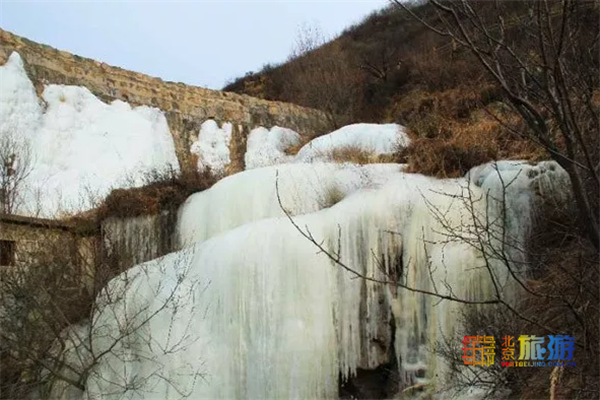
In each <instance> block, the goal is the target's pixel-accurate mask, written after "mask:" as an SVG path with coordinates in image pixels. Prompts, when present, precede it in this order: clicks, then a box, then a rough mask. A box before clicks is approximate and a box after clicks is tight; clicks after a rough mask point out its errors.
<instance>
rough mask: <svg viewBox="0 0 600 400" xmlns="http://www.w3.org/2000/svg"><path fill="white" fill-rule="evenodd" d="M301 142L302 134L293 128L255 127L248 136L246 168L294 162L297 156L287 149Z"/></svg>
mask: <svg viewBox="0 0 600 400" xmlns="http://www.w3.org/2000/svg"><path fill="white" fill-rule="evenodd" d="M299 143H300V135H299V134H298V133H296V132H294V131H293V130H291V129H287V128H280V127H278V126H274V127H273V128H271V129H266V128H263V127H259V128H256V129H253V130H252V131H251V132H250V135H249V136H248V142H247V148H246V156H245V163H246V169H252V168H260V167H267V166H270V165H277V164H285V163H289V162H292V161H293V160H294V159H295V157H294V156H293V155H288V154H286V153H285V151H286V150H287V149H289V148H290V147H292V146H295V145H298V144H299Z"/></svg>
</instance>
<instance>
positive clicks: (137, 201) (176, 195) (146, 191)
mask: <svg viewBox="0 0 600 400" xmlns="http://www.w3.org/2000/svg"><path fill="white" fill-rule="evenodd" d="M145 181H146V182H148V183H147V184H146V185H144V186H142V187H136V188H129V189H114V190H113V191H111V192H110V194H109V195H108V196H107V197H106V199H105V200H104V201H103V203H102V204H101V205H100V207H99V208H98V210H97V218H98V219H99V220H102V219H105V218H107V217H119V218H126V217H136V216H140V215H149V214H158V213H159V212H160V211H161V210H167V209H175V208H177V207H179V206H180V205H181V204H182V203H183V202H184V201H185V199H187V198H188V196H190V195H191V194H192V193H195V192H199V191H202V190H206V189H208V188H210V187H211V186H212V185H213V184H214V183H215V182H216V178H215V177H214V176H213V174H212V173H211V171H210V170H205V171H204V172H197V170H196V169H193V170H192V169H186V170H184V171H182V172H181V173H179V172H176V171H172V170H170V171H166V172H151V173H149V174H148V175H147V176H146V177H145Z"/></svg>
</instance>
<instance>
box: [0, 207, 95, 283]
mask: <svg viewBox="0 0 600 400" xmlns="http://www.w3.org/2000/svg"><path fill="white" fill-rule="evenodd" d="M98 239H99V232H98V230H97V229H95V227H94V226H91V225H90V226H83V225H77V224H75V223H69V222H64V221H60V220H48V219H42V218H31V217H22V216H18V215H9V214H0V240H1V241H2V242H3V246H2V247H3V250H6V249H5V246H4V245H5V244H6V243H7V242H8V243H12V244H11V245H10V247H11V250H12V252H13V254H12V255H11V256H10V258H11V259H12V264H11V265H2V266H0V267H2V268H3V272H4V273H9V271H11V267H16V269H15V270H18V271H23V268H32V267H33V268H40V267H42V266H47V267H58V266H60V265H64V264H62V263H61V261H65V262H66V260H68V262H72V263H74V265H73V266H72V267H73V268H75V267H76V269H78V270H79V272H80V273H81V283H82V284H83V286H82V287H80V288H83V287H85V288H86V289H87V290H88V291H89V292H90V293H91V291H92V289H93V283H94V282H93V277H94V270H95V264H96V261H97V260H96V254H97V250H98V244H99V243H98ZM73 270H74V269H66V271H68V273H72V272H73ZM73 289H78V288H73Z"/></svg>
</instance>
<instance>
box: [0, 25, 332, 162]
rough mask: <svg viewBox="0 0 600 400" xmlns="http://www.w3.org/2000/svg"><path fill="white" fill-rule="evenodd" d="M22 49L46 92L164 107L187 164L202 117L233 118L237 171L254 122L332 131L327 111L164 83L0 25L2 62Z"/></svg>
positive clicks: (312, 131) (306, 132) (311, 131)
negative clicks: (55, 87)
mask: <svg viewBox="0 0 600 400" xmlns="http://www.w3.org/2000/svg"><path fill="white" fill-rule="evenodd" d="M13 51H17V52H18V53H19V54H20V55H21V58H22V59H23V61H24V62H25V68H26V69H27V73H28V74H29V77H30V79H31V80H32V81H33V83H34V85H35V86H36V88H37V90H38V93H41V91H42V90H43V87H44V85H45V84H63V85H77V86H85V87H87V88H88V89H89V90H90V91H91V92H92V93H94V94H95V95H96V96H97V97H99V98H101V99H102V100H104V101H107V102H108V101H112V100H115V99H119V100H123V101H126V102H128V103H130V104H131V105H134V106H135V105H147V106H152V107H157V108H160V109H161V110H163V111H164V112H165V116H166V118H167V122H168V123H169V128H170V130H171V133H172V135H173V137H174V140H175V146H176V149H177V155H178V157H179V161H180V163H181V165H182V166H186V165H189V163H188V162H189V160H190V152H189V148H190V145H191V143H192V142H193V141H194V140H195V138H196V137H197V134H198V130H199V127H200V125H201V124H202V122H204V121H205V120H207V119H214V120H216V121H217V122H220V123H222V122H232V123H233V125H234V132H233V137H232V142H233V144H232V147H233V148H232V153H231V158H232V166H231V167H232V168H231V169H232V170H234V171H238V170H240V169H242V168H243V166H244V164H243V163H244V153H245V148H246V144H245V143H246V136H247V135H248V132H250V130H251V129H252V128H254V127H257V126H264V127H267V128H270V127H272V126H275V125H278V126H282V127H286V128H290V129H293V130H295V131H297V132H298V133H300V134H301V135H305V136H313V135H316V134H319V133H323V132H325V131H326V130H327V122H326V118H325V116H324V114H323V113H321V112H320V111H317V110H312V109H308V108H304V107H299V106H296V105H293V104H288V103H281V102H273V101H266V100H261V99H257V98H253V97H250V96H246V95H239V94H235V93H228V92H220V91H215V90H209V89H204V88H201V87H197V86H189V85H185V84H183V83H175V82H165V81H163V80H162V79H160V78H154V77H151V76H148V75H144V74H140V73H136V72H132V71H127V70H124V69H122V68H118V67H113V66H110V65H107V64H105V63H101V62H98V61H95V60H92V59H89V58H83V57H79V56H76V55H73V54H70V53H67V52H65V51H60V50H56V49H54V48H52V47H49V46H46V45H42V44H38V43H35V42H32V41H30V40H28V39H25V38H22V37H19V36H16V35H13V34H12V33H10V32H7V31H4V30H2V29H0V65H2V64H4V63H5V62H6V61H7V59H8V57H9V56H10V54H11V53H12V52H13Z"/></svg>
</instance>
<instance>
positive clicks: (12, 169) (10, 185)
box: [0, 132, 34, 214]
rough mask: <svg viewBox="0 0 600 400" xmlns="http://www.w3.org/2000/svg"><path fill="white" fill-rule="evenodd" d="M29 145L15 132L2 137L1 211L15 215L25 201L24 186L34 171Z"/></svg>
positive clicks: (3, 133) (0, 144) (0, 154)
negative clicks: (23, 197)
mask: <svg viewBox="0 0 600 400" xmlns="http://www.w3.org/2000/svg"><path fill="white" fill-rule="evenodd" d="M33 161H34V160H33V155H32V154H31V150H30V148H29V143H28V142H27V141H26V140H25V139H24V138H21V137H18V136H17V135H16V133H14V132H2V137H0V211H1V212H3V213H5V214H13V213H15V212H16V211H17V210H18V208H19V206H20V205H21V202H22V201H23V199H22V196H23V193H22V190H23V184H24V182H25V180H26V179H27V177H28V176H29V174H30V173H31V171H32V169H33Z"/></svg>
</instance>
